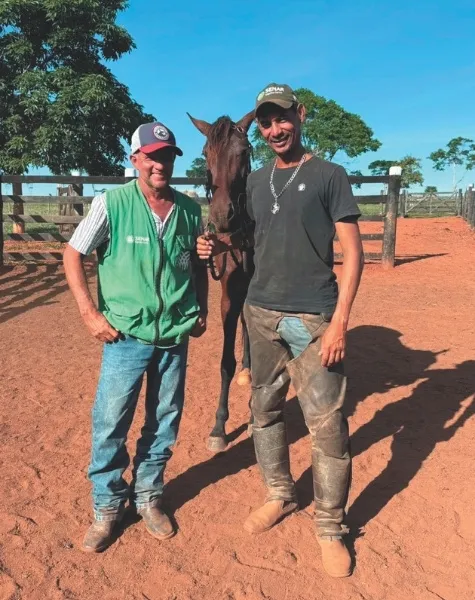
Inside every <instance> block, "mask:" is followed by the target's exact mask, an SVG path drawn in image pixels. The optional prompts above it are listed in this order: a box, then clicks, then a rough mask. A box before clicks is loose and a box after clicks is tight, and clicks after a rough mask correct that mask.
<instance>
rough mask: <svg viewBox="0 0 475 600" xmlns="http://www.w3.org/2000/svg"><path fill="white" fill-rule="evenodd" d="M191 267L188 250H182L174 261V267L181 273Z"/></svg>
mask: <svg viewBox="0 0 475 600" xmlns="http://www.w3.org/2000/svg"><path fill="white" fill-rule="evenodd" d="M190 265H191V253H190V252H189V251H188V250H182V251H181V252H180V254H179V255H178V256H177V259H176V266H177V267H178V268H179V269H180V270H181V271H185V272H186V271H189V269H190Z"/></svg>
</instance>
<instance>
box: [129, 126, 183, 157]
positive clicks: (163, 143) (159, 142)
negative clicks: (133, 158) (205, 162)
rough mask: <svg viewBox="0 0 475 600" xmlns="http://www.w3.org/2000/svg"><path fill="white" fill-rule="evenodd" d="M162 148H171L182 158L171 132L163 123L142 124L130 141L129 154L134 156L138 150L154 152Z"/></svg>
mask: <svg viewBox="0 0 475 600" xmlns="http://www.w3.org/2000/svg"><path fill="white" fill-rule="evenodd" d="M162 148H173V149H174V150H175V152H176V153H177V154H178V156H183V152H182V150H181V149H180V148H178V146H177V145H176V140H175V136H174V135H173V132H172V131H171V130H170V129H168V127H166V126H165V125H164V124H163V123H159V122H158V121H155V123H144V124H143V125H140V127H138V128H137V129H136V130H135V131H134V133H133V135H132V139H131V140H130V152H131V154H135V153H136V152H138V150H141V151H142V152H145V154H147V153H150V152H155V151H156V150H161V149H162Z"/></svg>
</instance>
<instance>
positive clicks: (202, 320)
mask: <svg viewBox="0 0 475 600" xmlns="http://www.w3.org/2000/svg"><path fill="white" fill-rule="evenodd" d="M205 331H206V317H205V316H203V315H200V316H199V317H198V320H197V321H196V323H195V326H194V327H193V329H192V330H191V332H190V335H191V337H194V338H199V337H201V336H202V335H203V333H204V332H205Z"/></svg>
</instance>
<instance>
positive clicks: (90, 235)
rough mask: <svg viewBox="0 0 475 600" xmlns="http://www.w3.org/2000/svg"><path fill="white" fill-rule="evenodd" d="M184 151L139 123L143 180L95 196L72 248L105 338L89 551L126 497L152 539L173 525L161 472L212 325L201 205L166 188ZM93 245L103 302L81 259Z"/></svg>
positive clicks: (135, 159) (76, 289)
mask: <svg viewBox="0 0 475 600" xmlns="http://www.w3.org/2000/svg"><path fill="white" fill-rule="evenodd" d="M182 154H183V153H182V151H181V150H180V148H178V146H177V145H176V141H175V137H174V135H173V133H172V132H171V131H170V130H169V129H168V127H166V126H165V125H163V124H162V123H146V124H144V125H141V126H140V127H139V128H138V129H137V130H136V131H135V133H134V135H133V136H132V142H131V157H130V159H131V162H132V164H133V165H134V167H135V169H136V170H137V171H138V173H139V175H138V179H137V180H134V181H131V182H130V183H127V184H126V185H123V186H121V187H119V188H117V189H114V190H111V191H107V192H105V193H104V194H102V195H100V196H97V197H96V198H94V200H93V202H92V205H91V210H90V211H89V213H88V215H87V217H86V218H85V219H84V220H83V221H82V222H81V223H80V225H79V227H78V228H77V229H76V231H75V233H74V235H73V236H72V238H71V240H70V242H69V245H68V246H67V248H66V250H65V252H64V268H65V271H66V277H67V279H68V283H69V286H70V288H71V291H72V293H73V295H74V298H75V299H76V302H77V304H78V307H79V312H80V314H81V316H82V318H83V320H84V323H85V325H86V327H87V328H88V330H89V331H90V333H91V334H92V335H93V336H94V337H95V338H96V339H98V340H99V341H101V342H104V350H103V357H102V367H101V373H100V377H99V383H98V387H97V393H96V399H95V402H94V407H93V411H92V456H91V464H90V466H89V471H88V476H89V479H90V480H91V482H92V496H93V503H94V517H95V518H94V522H93V523H92V525H91V526H90V527H89V529H88V531H87V533H86V536H85V538H84V541H83V545H82V549H83V550H84V551H86V552H100V551H102V550H104V549H105V548H107V546H109V545H110V543H111V542H112V540H113V536H114V533H115V532H114V528H115V526H116V524H117V523H118V522H119V521H120V520H121V518H122V515H123V513H124V508H125V504H126V503H127V501H129V502H130V503H131V504H132V505H135V507H136V509H137V511H138V513H139V514H140V515H141V517H142V519H143V520H144V522H145V526H146V528H147V530H148V531H149V533H150V534H151V535H153V536H154V537H155V538H158V539H160V540H164V539H168V538H170V537H172V536H173V535H174V533H175V530H174V527H173V525H172V523H171V521H170V519H169V517H168V516H167V515H166V514H165V512H164V511H163V508H162V505H161V498H162V492H163V473H164V470H165V466H166V463H167V461H168V459H169V458H170V456H171V454H172V452H171V450H170V448H171V446H173V445H174V443H175V441H176V437H177V433H178V426H179V423H180V418H181V414H182V409H183V402H184V390H185V370H186V358H187V348H188V339H189V336H190V335H191V336H193V337H199V336H201V335H202V334H203V333H204V332H205V330H206V318H207V298H208V279H207V273H206V268H205V267H203V264H202V263H200V262H199V261H198V260H197V258H196V252H195V246H196V239H197V237H198V236H199V235H200V234H201V231H202V224H201V208H200V206H199V205H198V204H196V203H195V202H194V201H193V200H192V199H191V198H189V197H188V196H185V195H184V194H181V193H180V192H178V191H177V190H174V189H172V188H171V187H170V179H171V177H172V174H173V166H174V162H175V158H176V156H177V155H178V156H182ZM94 250H96V251H97V257H98V306H97V307H96V304H95V303H94V301H93V299H92V297H91V294H90V292H89V288H88V285H87V280H86V275H85V271H84V266H83V259H84V256H85V255H87V254H90V253H92V252H93V251H94ZM145 373H147V390H146V399H145V423H144V426H143V428H142V432H141V437H140V439H139V440H138V442H137V451H136V455H135V458H134V464H133V472H132V483H131V484H130V485H128V484H127V483H126V481H125V480H124V478H123V473H124V471H125V469H126V468H127V466H128V465H129V456H128V454H127V450H126V446H125V442H126V439H127V434H128V431H129V428H130V425H131V423H132V419H133V415H134V412H135V407H136V405H137V399H138V396H139V393H140V389H141V386H142V381H143V377H144V374H145Z"/></svg>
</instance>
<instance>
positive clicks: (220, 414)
mask: <svg viewBox="0 0 475 600" xmlns="http://www.w3.org/2000/svg"><path fill="white" fill-rule="evenodd" d="M240 312H241V308H240V307H236V306H234V305H233V304H232V303H231V301H230V300H229V299H228V298H227V295H226V294H224V293H223V297H222V299H221V316H222V320H223V332H224V340H223V354H222V359H221V394H220V396H219V403H218V410H217V411H216V422H215V425H214V427H213V429H212V431H211V433H210V435H209V438H208V450H211V451H212V452H223V450H226V446H227V445H228V441H227V438H226V429H225V428H226V422H227V420H228V419H229V387H230V385H231V381H232V378H233V377H234V373H235V372H236V357H235V355H234V345H235V342H236V330H237V324H238V319H239V314H240Z"/></svg>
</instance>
